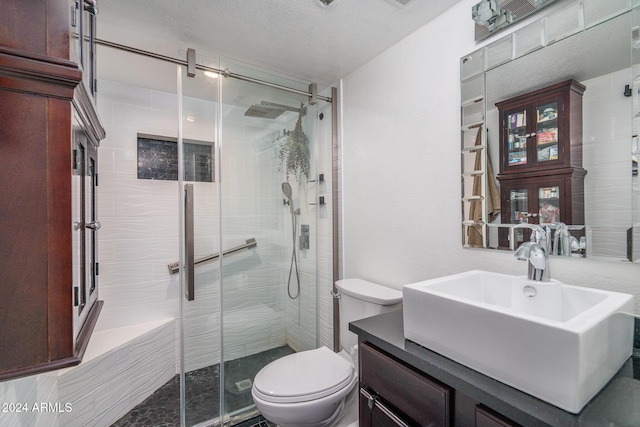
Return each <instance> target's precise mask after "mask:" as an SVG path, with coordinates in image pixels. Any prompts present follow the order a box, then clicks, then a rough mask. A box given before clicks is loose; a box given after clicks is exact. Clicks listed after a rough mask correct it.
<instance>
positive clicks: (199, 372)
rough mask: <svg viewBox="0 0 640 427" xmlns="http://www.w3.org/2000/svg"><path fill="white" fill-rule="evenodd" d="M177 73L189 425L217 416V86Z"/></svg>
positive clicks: (184, 410) (185, 415) (184, 403)
mask: <svg viewBox="0 0 640 427" xmlns="http://www.w3.org/2000/svg"><path fill="white" fill-rule="evenodd" d="M204 61H206V59H205V58H198V62H199V63H203V62H204ZM209 62H211V61H209ZM211 65H213V66H216V65H217V64H211ZM180 74H181V77H180V80H181V96H180V109H179V112H180V122H179V123H180V128H179V136H180V137H179V138H178V145H179V151H181V156H180V157H181V158H182V162H181V168H180V169H181V170H179V172H178V174H179V188H180V192H181V194H182V203H183V206H181V211H182V221H181V227H182V228H183V230H181V247H182V248H183V251H185V249H184V248H189V249H188V250H186V253H183V254H182V259H183V260H186V259H187V258H192V259H193V261H194V262H195V265H194V266H193V267H192V268H190V267H189V265H188V264H189V263H187V265H185V268H184V269H183V270H184V271H183V277H182V283H183V286H182V290H183V295H182V296H181V303H180V306H181V310H180V311H181V334H180V335H181V357H180V360H181V395H182V399H181V416H182V423H183V425H186V426H195V425H200V424H206V425H209V424H211V422H213V421H214V420H219V418H220V402H221V396H220V375H221V374H220V362H221V360H220V359H221V353H220V342H221V337H220V333H221V330H220V263H219V260H218V258H217V256H218V254H219V252H220V220H219V218H220V216H219V212H220V197H219V194H220V182H219V176H218V170H219V166H218V165H219V158H218V157H219V156H218V147H219V141H218V133H217V132H218V130H217V129H218V123H217V117H218V99H219V88H218V86H219V82H218V79H217V78H215V77H217V75H215V76H214V75H211V76H209V75H205V73H204V72H202V71H197V73H196V76H195V77H188V76H187V75H186V70H185V69H181V70H180Z"/></svg>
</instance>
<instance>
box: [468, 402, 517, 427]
mask: <svg viewBox="0 0 640 427" xmlns="http://www.w3.org/2000/svg"><path fill="white" fill-rule="evenodd" d="M476 427H520V424H516V423H514V422H513V421H511V420H509V419H508V418H505V417H503V416H502V415H499V414H496V413H495V412H493V411H492V410H490V409H488V408H485V407H482V406H480V405H478V406H476Z"/></svg>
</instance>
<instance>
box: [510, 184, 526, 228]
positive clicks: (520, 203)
mask: <svg viewBox="0 0 640 427" xmlns="http://www.w3.org/2000/svg"><path fill="white" fill-rule="evenodd" d="M509 204H510V208H511V209H510V210H511V223H512V224H526V223H528V222H529V191H528V190H527V189H526V188H521V189H516V190H511V191H509Z"/></svg>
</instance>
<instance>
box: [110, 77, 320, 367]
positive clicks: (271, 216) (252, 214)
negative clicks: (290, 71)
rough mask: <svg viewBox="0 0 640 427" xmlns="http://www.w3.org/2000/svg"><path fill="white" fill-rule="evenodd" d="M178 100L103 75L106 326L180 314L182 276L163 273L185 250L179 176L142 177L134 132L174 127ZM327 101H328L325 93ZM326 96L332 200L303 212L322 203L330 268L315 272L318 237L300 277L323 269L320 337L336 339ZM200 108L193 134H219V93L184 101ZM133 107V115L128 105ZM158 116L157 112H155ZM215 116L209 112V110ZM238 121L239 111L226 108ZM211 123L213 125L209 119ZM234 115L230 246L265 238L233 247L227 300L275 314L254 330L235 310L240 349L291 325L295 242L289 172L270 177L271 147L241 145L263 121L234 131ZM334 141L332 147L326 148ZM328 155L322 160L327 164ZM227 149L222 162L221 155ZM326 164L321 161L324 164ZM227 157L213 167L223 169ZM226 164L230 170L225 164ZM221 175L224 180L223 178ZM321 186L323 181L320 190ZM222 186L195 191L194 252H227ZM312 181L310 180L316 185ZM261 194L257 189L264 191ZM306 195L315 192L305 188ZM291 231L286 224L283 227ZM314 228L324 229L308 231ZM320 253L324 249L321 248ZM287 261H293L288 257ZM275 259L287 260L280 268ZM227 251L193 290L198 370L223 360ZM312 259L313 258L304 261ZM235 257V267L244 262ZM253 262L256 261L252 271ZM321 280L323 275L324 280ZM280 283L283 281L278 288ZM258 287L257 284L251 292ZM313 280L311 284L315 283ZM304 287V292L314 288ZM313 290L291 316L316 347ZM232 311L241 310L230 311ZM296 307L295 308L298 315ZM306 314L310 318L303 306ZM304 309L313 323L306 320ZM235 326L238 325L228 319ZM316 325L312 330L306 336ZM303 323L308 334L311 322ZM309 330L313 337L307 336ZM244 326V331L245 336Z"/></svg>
mask: <svg viewBox="0 0 640 427" xmlns="http://www.w3.org/2000/svg"><path fill="white" fill-rule="evenodd" d="M175 102H177V99H176V96H175V95H173V94H166V93H161V92H157V91H153V90H147V89H143V88H138V87H132V86H129V85H124V84H119V83H114V82H107V81H103V82H101V96H100V97H99V109H100V112H101V114H102V117H103V119H104V121H105V127H106V128H107V134H108V137H107V140H105V141H104V142H103V143H102V147H101V152H100V173H101V188H100V190H101V196H100V197H101V199H100V205H99V209H100V213H101V217H102V218H103V224H104V227H103V229H102V230H101V232H102V231H104V233H103V234H102V237H101V241H100V250H101V253H100V257H101V258H100V259H101V264H103V265H101V267H102V275H101V297H102V298H103V299H104V300H105V310H104V312H103V317H105V321H104V322H101V327H103V328H110V327H118V326H121V325H125V324H134V323H137V322H144V321H152V320H154V319H157V318H162V317H164V316H166V315H172V316H177V307H178V297H179V296H178V278H177V276H169V275H168V274H167V273H166V264H167V263H168V262H171V261H175V260H177V257H178V253H177V247H178V230H177V227H178V200H177V191H178V190H177V184H176V183H175V182H161V181H144V180H137V179H136V162H135V159H136V152H135V148H136V145H135V144H136V139H135V138H136V135H137V133H138V132H142V133H150V134H156V135H166V136H174V135H175V134H176V133H177V129H176V126H175V115H176V114H177V112H176V111H175ZM327 106H328V104H327ZM327 106H325V114H324V115H325V121H324V122H323V125H324V127H323V126H321V131H322V129H323V128H324V129H325V130H324V132H325V137H326V139H324V141H323V142H324V143H323V144H321V148H325V154H324V164H323V165H322V168H323V169H324V170H323V171H322V172H324V174H325V180H326V181H325V183H322V184H320V183H317V184H313V185H319V192H320V193H321V194H324V195H325V201H327V205H325V206H323V207H312V209H310V210H309V214H308V215H311V216H310V217H308V218H307V217H304V215H301V216H300V218H298V219H299V223H309V224H314V223H315V216H316V212H315V209H319V214H318V221H319V224H321V223H322V222H323V221H324V226H323V228H322V230H323V231H322V233H327V235H326V236H325V235H319V236H318V242H317V243H316V244H317V245H318V246H319V247H320V245H322V243H321V242H322V239H325V240H324V242H325V243H324V244H323V245H322V246H321V247H322V249H323V251H328V253H327V254H326V255H325V256H324V258H323V262H322V265H323V267H324V268H325V270H326V271H325V273H324V274H323V276H324V277H323V278H320V276H319V274H320V273H316V272H315V263H316V261H315V260H316V245H314V243H315V242H312V249H311V250H308V251H304V252H306V254H304V253H300V255H301V257H300V261H301V262H300V266H301V271H303V272H304V271H307V270H308V271H313V273H312V274H313V276H314V277H313V278H312V277H305V276H303V280H306V282H305V283H315V281H316V274H318V276H317V277H318V280H319V282H318V283H319V286H320V288H321V289H322V288H323V284H324V289H322V291H320V293H321V295H323V294H326V295H327V296H321V298H320V301H321V304H322V301H324V314H323V315H322V317H323V319H324V320H323V321H321V322H320V323H321V325H323V326H321V331H322V330H324V332H321V336H323V337H324V338H321V342H323V343H324V344H326V345H331V342H332V327H331V323H332V313H331V300H330V299H329V297H328V292H329V290H330V288H331V282H332V270H331V243H330V242H331V216H330V213H331V204H330V199H331V197H330V192H331V180H330V178H331V143H330V141H331V139H330V134H331V133H330V129H331V123H330V119H329V118H330V108H328V107H327ZM184 108H188V109H189V111H190V115H193V116H194V118H195V119H196V120H195V121H194V122H184V125H185V137H187V138H193V139H200V140H212V139H213V127H212V126H213V123H212V122H211V120H210V118H211V117H215V114H214V109H215V104H214V103H213V102H206V101H202V100H197V99H192V98H189V99H186V100H185V107H184ZM103 111H104V112H105V113H104V114H103ZM123 112H126V114H123ZM156 118H159V119H158V120H156ZM207 118H209V121H207ZM229 120H231V119H229ZM202 123H204V124H202ZM230 129H233V126H232V125H231V123H230V122H227V126H225V127H223V138H224V140H225V145H224V146H223V147H222V150H223V153H224V156H225V163H224V165H223V168H222V170H223V171H227V172H228V173H229V174H230V175H229V176H227V177H226V179H225V186H224V187H223V191H224V199H223V202H222V203H223V212H224V216H223V217H222V222H223V230H224V232H223V236H224V244H223V246H224V247H225V248H226V247H232V246H237V245H239V244H242V243H244V241H245V240H246V239H248V238H251V237H254V238H256V239H257V241H258V246H257V248H256V249H254V250H251V251H247V252H246V253H244V254H234V255H233V256H232V257H233V258H231V257H230V258H228V259H226V260H225V261H224V262H225V272H226V275H225V278H224V280H223V286H224V290H225V291H224V292H225V301H224V304H225V310H230V311H232V310H236V309H237V310H240V309H241V310H245V316H246V318H247V323H248V324H251V323H252V320H251V319H255V320H256V321H258V322H262V321H263V320H264V319H265V316H264V313H265V311H264V307H265V306H266V307H267V308H269V309H270V310H272V312H273V313H276V314H274V315H272V316H270V317H269V316H267V317H269V318H270V319H271V326H270V328H269V330H270V333H269V334H268V335H264V334H262V333H261V332H260V333H259V332H258V329H257V328H248V330H249V331H251V330H253V331H254V333H253V335H252V336H251V335H249V336H248V335H247V331H246V330H243V328H240V327H239V326H238V324H237V323H235V322H233V321H231V322H230V323H229V326H230V328H227V325H226V324H225V348H226V349H227V350H228V353H227V354H225V358H226V359H233V358H236V357H242V356H245V355H247V354H252V353H254V352H258V351H262V350H266V349H268V348H272V347H274V346H277V345H283V344H284V343H285V342H286V340H287V338H286V333H287V331H288V330H289V328H287V327H285V326H283V324H281V323H280V322H284V319H285V316H284V315H282V314H277V313H283V312H284V307H283V305H282V304H283V301H284V298H285V293H284V292H285V289H284V283H286V277H285V276H286V273H287V272H288V259H289V256H290V252H289V250H288V249H287V247H286V245H288V244H289V239H288V238H287V237H286V236H283V234H286V235H288V232H289V230H290V228H289V227H290V224H289V216H288V214H287V212H286V208H284V207H283V206H282V205H280V204H279V203H280V200H281V199H282V194H281V190H280V183H281V180H282V178H277V177H275V178H274V181H273V182H270V180H265V179H263V178H259V177H261V176H262V177H263V176H264V172H265V169H266V168H270V169H273V167H274V162H278V160H277V159H276V158H274V156H273V153H271V154H270V153H269V152H263V153H262V154H254V155H253V157H251V156H248V155H247V153H248V152H249V153H250V152H252V147H251V146H249V147H243V144H246V143H247V142H248V143H250V144H253V143H255V141H256V138H257V135H259V133H258V131H260V129H259V128H258V129H251V128H248V129H247V128H241V129H240V130H230ZM327 150H328V151H327ZM322 161H323V160H321V163H322ZM217 162H218V159H216V165H217V166H218V163H217ZM318 168H319V169H320V166H318ZM219 170H220V168H219V167H218V168H217V169H216V172H217V171H219ZM223 173H224V172H223ZM218 182H219V181H218ZM311 190H312V191H313V192H315V189H313V188H312V189H311ZM218 191H219V186H218V185H217V184H215V185H212V184H209V183H195V193H196V198H195V200H196V208H195V210H196V220H195V227H196V236H197V238H196V252H197V255H205V254H208V253H213V252H218V251H219V249H220V248H219V247H218V246H219V244H218V238H217V235H216V233H215V230H216V227H217V226H218V224H219V221H220V220H219V217H218V216H217V213H218V203H219V194H218ZM307 191H310V190H307ZM255 194H258V195H259V197H255ZM302 194H303V195H304V196H305V197H304V200H302V202H303V203H305V204H306V203H310V202H312V201H310V200H307V196H306V194H305V193H304V192H303V193H302ZM283 230H284V231H283ZM311 231H312V235H313V234H314V231H315V230H311ZM317 258H318V259H322V258H321V257H317ZM283 260H285V261H283ZM273 262H275V263H276V265H278V266H279V267H278V268H274V267H272V265H273ZM218 265H219V264H218V262H213V263H211V264H209V265H207V266H202V267H199V268H198V269H197V270H196V274H197V279H196V280H197V284H198V287H197V290H196V295H197V297H196V301H194V302H189V303H186V305H185V327H186V332H185V336H186V337H187V341H186V342H185V348H186V350H187V353H186V355H187V357H186V367H187V370H192V369H197V368H199V367H202V366H207V365H209V364H211V363H216V362H218V361H219V360H220V348H219V334H220V325H219V319H220V313H219V306H220V295H219V286H218V282H219V281H218V280H217V278H218V277H219V274H220V273H219V268H218ZM307 265H308V266H310V267H311V266H312V267H313V269H312V270H311V269H307ZM236 266H237V267H238V271H236V269H235V267H236ZM247 267H249V270H248V271H245V270H247ZM323 280H324V282H323ZM273 283H278V284H281V286H276V287H275V288H274V287H273V286H271V285H272V284H273ZM247 287H250V291H251V292H248V293H247V292H242V291H243V289H247ZM307 287H309V285H307ZM305 292H306V291H305ZM309 294H310V295H313V298H305V299H304V300H305V301H303V306H302V307H295V308H294V309H292V310H290V313H291V316H288V317H289V318H291V319H292V321H293V323H292V326H291V328H290V330H291V332H290V334H299V335H300V336H301V337H304V338H296V337H294V338H290V339H289V341H291V343H292V345H293V346H294V347H297V348H299V349H307V348H313V347H315V346H316V339H317V338H316V336H317V335H316V334H317V332H316V329H317V327H316V324H317V316H318V314H317V313H316V309H315V307H316V306H317V303H316V298H315V289H314V290H313V291H312V292H311V291H309ZM230 314H231V319H233V313H230ZM294 315H295V316H294ZM301 316H302V317H301ZM301 319H304V321H303V322H302V323H303V324H304V325H305V328H302V329H301V328H300V327H299V326H298V324H299V323H300V321H301ZM231 325H235V326H233V327H232V326H231ZM309 329H312V330H313V333H312V334H311V335H309V333H308V331H309ZM303 332H304V333H303ZM307 335H308V336H309V337H307ZM239 337H244V342H241V341H242V340H240V338H239Z"/></svg>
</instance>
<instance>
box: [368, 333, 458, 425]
mask: <svg viewBox="0 0 640 427" xmlns="http://www.w3.org/2000/svg"><path fill="white" fill-rule="evenodd" d="M358 354H359V357H360V385H361V388H363V389H364V390H365V391H366V392H367V393H369V394H371V395H375V396H378V397H377V399H376V400H378V402H377V403H380V404H382V405H383V406H384V407H385V408H388V409H389V410H391V411H392V412H393V413H394V414H395V415H396V416H397V417H399V418H401V419H403V420H406V421H405V422H407V423H408V425H420V426H433V427H438V426H442V427H445V426H450V425H451V415H450V413H451V407H452V405H451V399H452V398H453V393H452V390H451V389H450V388H449V387H447V386H445V385H444V384H441V383H439V382H437V381H436V380H433V379H431V378H429V377H427V376H425V375H424V374H421V373H419V372H417V371H416V370H414V369H413V368H410V367H408V366H406V365H405V364H403V363H401V362H399V361H397V360H396V359H393V358H392V357H391V356H388V355H387V354H385V353H383V352H382V351H380V350H378V349H376V348H375V347H373V346H371V345H370V344H368V343H361V344H360V350H359V352H358ZM366 403H367V399H365V400H364V401H363V399H362V398H361V399H360V404H361V406H360V413H361V414H362V413H363V411H367V410H369V408H368V407H366V408H365V407H363V406H362V405H363V404H366ZM379 409H380V408H378V409H377V410H375V411H374V410H373V408H371V414H370V416H376V417H382V418H384V415H382V414H379V413H378V410H379ZM382 412H384V411H382ZM361 425H366V424H361ZM375 425H378V424H375ZM380 425H387V424H380ZM389 425H395V424H389Z"/></svg>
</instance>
